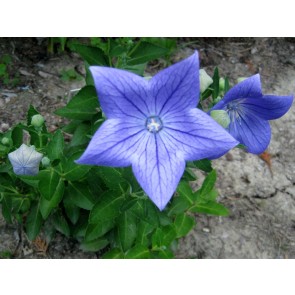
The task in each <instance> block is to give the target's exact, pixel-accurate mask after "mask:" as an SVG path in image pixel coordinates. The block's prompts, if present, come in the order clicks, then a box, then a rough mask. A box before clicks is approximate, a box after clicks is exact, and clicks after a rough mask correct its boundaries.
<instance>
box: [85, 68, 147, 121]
mask: <svg viewBox="0 0 295 295" xmlns="http://www.w3.org/2000/svg"><path fill="white" fill-rule="evenodd" d="M89 69H90V71H91V73H92V76H93V79H94V84H95V88H96V91H97V94H98V98H99V101H100V105H101V107H102V110H103V111H104V113H105V114H106V116H107V118H109V119H112V118H126V117H130V118H137V119H138V118H146V117H147V116H148V114H149V113H150V110H149V109H150V107H149V104H148V102H147V101H148V96H149V93H148V90H147V88H148V87H147V85H148V82H147V81H146V80H145V79H143V78H142V77H140V76H137V75H135V74H133V73H130V72H127V71H124V70H119V69H114V68H108V67H99V66H92V67H90V68H89Z"/></svg>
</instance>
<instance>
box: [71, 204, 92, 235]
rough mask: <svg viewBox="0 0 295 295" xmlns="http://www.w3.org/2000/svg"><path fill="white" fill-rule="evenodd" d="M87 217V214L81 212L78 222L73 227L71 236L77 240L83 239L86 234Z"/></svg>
mask: <svg viewBox="0 0 295 295" xmlns="http://www.w3.org/2000/svg"><path fill="white" fill-rule="evenodd" d="M88 217H89V214H88V213H86V212H85V211H83V210H81V212H80V216H79V220H78V222H77V223H76V224H75V227H73V232H72V235H73V237H75V238H76V239H78V240H81V239H84V237H85V234H86V229H87V226H88Z"/></svg>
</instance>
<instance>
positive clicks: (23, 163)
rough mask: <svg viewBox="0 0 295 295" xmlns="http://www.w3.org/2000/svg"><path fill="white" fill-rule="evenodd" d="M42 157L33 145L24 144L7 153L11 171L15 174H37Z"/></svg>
mask: <svg viewBox="0 0 295 295" xmlns="http://www.w3.org/2000/svg"><path fill="white" fill-rule="evenodd" d="M42 157H43V155H42V154H41V153H39V152H37V151H36V150H35V148H34V147H33V146H30V147H28V146H27V145H25V144H22V145H21V146H20V147H19V148H18V149H17V150H15V151H14V152H12V153H9V154H8V158H9V161H10V163H11V165H12V167H13V171H14V173H15V174H17V175H37V174H38V172H39V163H40V161H41V159H42Z"/></svg>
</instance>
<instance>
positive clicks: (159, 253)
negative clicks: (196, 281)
mask: <svg viewBox="0 0 295 295" xmlns="http://www.w3.org/2000/svg"><path fill="white" fill-rule="evenodd" d="M155 258H161V259H172V258H174V254H173V252H172V251H171V250H169V249H157V250H156V257H155Z"/></svg>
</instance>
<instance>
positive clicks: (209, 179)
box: [200, 170, 217, 198]
mask: <svg viewBox="0 0 295 295" xmlns="http://www.w3.org/2000/svg"><path fill="white" fill-rule="evenodd" d="M216 178H217V174H216V170H212V171H211V172H210V173H209V174H208V175H207V176H206V178H205V180H204V182H203V184H202V187H201V188H200V196H201V197H202V198H204V197H205V196H206V195H208V194H209V193H210V192H211V191H212V190H213V188H214V185H215V182H216Z"/></svg>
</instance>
